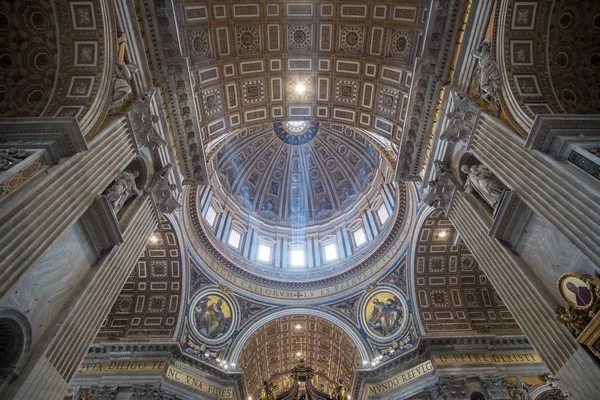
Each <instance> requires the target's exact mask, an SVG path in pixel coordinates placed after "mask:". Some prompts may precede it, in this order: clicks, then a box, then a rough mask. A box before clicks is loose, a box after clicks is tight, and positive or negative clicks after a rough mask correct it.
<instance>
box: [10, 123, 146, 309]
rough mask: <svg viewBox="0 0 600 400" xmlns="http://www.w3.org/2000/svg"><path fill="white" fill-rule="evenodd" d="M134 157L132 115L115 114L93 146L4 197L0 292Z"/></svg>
mask: <svg viewBox="0 0 600 400" xmlns="http://www.w3.org/2000/svg"><path fill="white" fill-rule="evenodd" d="M43 123H44V121H40V124H43ZM29 124H30V125H31V124H33V122H31V123H29ZM134 157H135V151H134V147H133V144H132V141H131V137H130V133H129V132H128V125H127V121H126V119H125V117H120V118H116V119H115V120H113V121H111V122H110V123H108V124H107V126H106V127H105V128H104V129H103V131H102V132H100V133H99V134H98V135H97V136H96V138H95V139H94V140H93V141H92V142H91V143H90V144H89V150H88V151H84V152H81V153H77V154H75V155H72V156H70V157H69V158H67V159H64V160H63V161H61V162H60V163H59V164H57V165H55V166H54V167H52V168H51V169H49V170H48V171H47V172H48V173H47V174H46V175H45V176H43V179H36V180H35V181H33V182H31V185H28V186H27V188H26V189H27V191H26V192H23V193H22V195H20V196H5V197H4V198H3V199H2V202H1V207H0V298H1V297H3V296H4V295H5V294H6V293H7V291H8V290H10V287H11V286H12V285H14V284H15V282H16V281H17V280H18V279H19V277H20V276H22V275H23V273H24V272H25V271H27V270H28V269H29V268H30V267H31V265H33V263H34V262H35V261H36V260H37V258H39V256H40V255H41V254H43V252H44V251H45V250H46V249H47V248H48V247H49V246H50V245H51V244H52V243H53V242H54V240H55V239H56V238H57V237H58V236H59V235H60V234H61V233H62V232H63V231H64V230H65V228H66V227H68V226H69V225H70V224H72V223H73V222H74V221H76V220H77V219H79V217H81V215H82V214H83V213H84V212H85V211H86V210H87V209H88V208H89V207H90V205H91V204H92V203H93V202H94V200H95V197H96V195H98V194H100V193H101V192H102V191H104V189H105V188H106V187H107V186H108V184H109V183H110V182H111V181H112V180H113V179H114V178H115V176H116V175H117V174H118V173H119V172H120V171H122V170H123V169H124V168H125V167H126V166H127V165H128V164H129V163H130V162H131V160H132V159H133V158H134Z"/></svg>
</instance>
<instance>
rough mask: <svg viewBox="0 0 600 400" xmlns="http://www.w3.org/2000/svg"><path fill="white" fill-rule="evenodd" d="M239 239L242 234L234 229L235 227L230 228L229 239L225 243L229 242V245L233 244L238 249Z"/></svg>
mask: <svg viewBox="0 0 600 400" xmlns="http://www.w3.org/2000/svg"><path fill="white" fill-rule="evenodd" d="M241 239H242V234H241V233H240V232H239V231H236V230H235V229H233V228H232V229H231V231H229V239H228V240H227V243H229V245H230V246H233V247H235V248H236V249H239V248H240V242H241Z"/></svg>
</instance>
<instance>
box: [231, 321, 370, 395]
mask: <svg viewBox="0 0 600 400" xmlns="http://www.w3.org/2000/svg"><path fill="white" fill-rule="evenodd" d="M298 327H299V328H298ZM300 342H303V344H302V353H303V354H304V355H305V356H306V364H307V365H308V366H310V367H312V368H313V369H314V370H315V378H314V379H313V384H314V385H315V386H316V387H317V388H320V389H322V390H325V391H326V390H328V388H329V384H330V383H333V382H336V381H337V380H338V379H340V378H341V379H342V380H343V381H344V382H345V384H346V386H347V387H352V381H353V379H354V372H355V371H356V368H357V367H358V366H359V365H360V364H361V362H362V360H361V358H360V355H359V352H358V349H357V348H356V345H355V344H354V342H353V341H352V339H351V338H350V337H349V336H348V334H347V333H346V332H344V330H343V329H342V328H340V327H339V326H337V325H335V324H333V323H332V322H329V321H327V320H325V319H323V318H320V317H316V316H312V315H291V316H284V317H280V318H277V319H275V320H273V321H271V322H268V323H266V324H265V325H263V326H261V327H260V328H259V329H258V330H256V331H255V332H254V333H253V334H252V336H250V338H249V339H248V341H247V342H246V344H245V345H244V349H243V350H242V353H241V355H240V358H239V359H238V367H239V368H241V369H242V370H243V371H244V376H245V379H246V388H247V390H248V393H249V394H251V395H252V397H253V398H258V395H259V394H260V388H261V387H262V382H263V381H264V380H269V382H272V383H273V384H274V385H275V388H276V390H277V391H283V390H286V389H287V388H288V387H289V385H290V383H291V382H290V380H289V379H288V375H289V374H290V371H291V369H292V368H293V367H294V366H295V365H296V364H298V357H297V356H296V353H297V352H299V351H300Z"/></svg>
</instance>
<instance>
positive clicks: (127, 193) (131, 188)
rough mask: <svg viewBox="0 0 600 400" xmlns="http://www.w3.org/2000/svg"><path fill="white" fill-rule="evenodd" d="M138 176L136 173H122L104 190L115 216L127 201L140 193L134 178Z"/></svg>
mask: <svg viewBox="0 0 600 400" xmlns="http://www.w3.org/2000/svg"><path fill="white" fill-rule="evenodd" d="M138 176H139V173H138V172H137V171H127V170H125V171H123V172H121V173H120V174H119V175H118V176H117V179H115V181H114V182H113V183H112V184H111V185H110V186H109V187H108V189H106V197H107V198H108V201H109V202H110V204H111V206H112V209H113V211H114V213H115V215H117V214H118V213H119V211H120V210H121V208H123V205H124V204H125V202H126V201H127V200H129V199H130V198H131V197H133V196H137V195H139V194H140V193H141V192H140V191H139V190H138V188H137V186H136V184H135V178H137V177H138Z"/></svg>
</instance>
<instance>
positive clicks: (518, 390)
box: [509, 377, 532, 400]
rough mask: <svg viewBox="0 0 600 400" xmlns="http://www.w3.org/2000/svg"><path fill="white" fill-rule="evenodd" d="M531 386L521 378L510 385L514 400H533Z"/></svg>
mask: <svg viewBox="0 0 600 400" xmlns="http://www.w3.org/2000/svg"><path fill="white" fill-rule="evenodd" d="M530 389H531V385H530V384H528V383H526V382H523V381H522V380H521V378H520V377H518V378H517V380H516V381H515V382H514V383H513V384H511V385H510V389H509V390H510V395H511V397H512V398H513V399H514V400H532V398H531V394H529V390H530Z"/></svg>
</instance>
